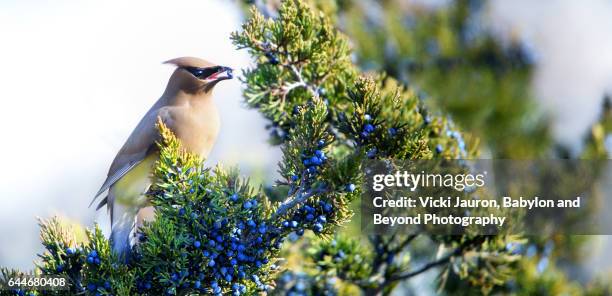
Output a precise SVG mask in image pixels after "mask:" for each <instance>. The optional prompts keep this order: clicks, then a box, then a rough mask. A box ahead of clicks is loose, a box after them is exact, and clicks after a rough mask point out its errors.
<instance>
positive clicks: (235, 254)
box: [137, 193, 283, 295]
mask: <svg viewBox="0 0 612 296" xmlns="http://www.w3.org/2000/svg"><path fill="white" fill-rule="evenodd" d="M227 198H228V202H229V203H228V206H230V207H235V208H237V209H239V213H240V214H238V215H233V217H226V218H222V219H218V220H215V221H210V220H207V219H206V218H205V217H202V215H200V214H199V212H197V210H198V209H197V206H196V205H194V208H192V209H193V210H196V211H193V212H191V213H187V211H186V210H185V208H180V209H179V210H178V214H179V215H178V216H179V219H180V220H184V221H185V223H188V224H190V225H193V226H194V227H193V228H192V234H191V235H192V238H191V240H190V242H189V245H188V246H186V247H185V250H186V253H189V254H191V257H192V258H193V259H192V260H190V264H189V265H190V266H189V267H187V268H185V269H183V270H180V271H176V272H174V273H171V274H170V282H169V283H168V284H167V286H166V287H165V289H166V294H167V295H175V294H176V293H177V289H179V288H182V289H195V290H198V291H201V292H203V293H210V294H213V295H226V294H230V295H242V294H245V293H247V287H246V286H245V285H244V282H245V281H252V282H254V283H255V284H256V286H257V288H258V289H259V290H260V291H267V290H269V289H271V287H270V286H269V285H266V284H265V283H263V282H262V281H261V280H260V278H259V276H258V274H260V273H261V272H263V271H264V267H266V266H267V265H268V264H269V262H270V259H269V256H270V252H269V250H274V249H280V247H281V246H282V242H283V239H282V237H281V235H280V234H281V231H280V229H279V228H277V227H274V226H273V225H269V224H268V223H266V221H263V220H262V219H261V215H260V212H259V207H260V204H259V203H258V201H257V200H256V199H255V198H246V197H243V196H241V195H239V194H238V193H234V194H231V195H229V196H228V197H227ZM202 206H203V207H206V206H205V204H202ZM206 208H208V209H209V210H210V209H211V208H212V207H206ZM205 210H206V209H202V211H205ZM209 214H210V216H213V217H221V216H223V215H221V214H215V213H209ZM207 216H208V214H207ZM186 256H189V255H188V254H186ZM153 277H155V276H154V275H153ZM137 287H138V289H139V290H140V291H143V290H148V289H151V282H150V281H148V280H147V281H144V280H142V281H140V282H139V284H138V283H137Z"/></svg>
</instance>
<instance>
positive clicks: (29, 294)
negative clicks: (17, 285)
mask: <svg viewBox="0 0 612 296" xmlns="http://www.w3.org/2000/svg"><path fill="white" fill-rule="evenodd" d="M13 292H15V295H18V296H34V295H35V294H34V292H28V291H26V290H22V289H17V290H13ZM26 293H27V294H26Z"/></svg>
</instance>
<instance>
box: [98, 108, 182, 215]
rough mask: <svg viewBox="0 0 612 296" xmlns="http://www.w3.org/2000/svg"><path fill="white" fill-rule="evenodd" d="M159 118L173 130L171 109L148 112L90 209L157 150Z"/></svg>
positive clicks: (115, 160)
mask: <svg viewBox="0 0 612 296" xmlns="http://www.w3.org/2000/svg"><path fill="white" fill-rule="evenodd" d="M158 117H159V118H161V120H162V122H163V123H164V124H165V125H166V126H167V127H168V128H170V129H171V130H172V126H173V122H174V120H173V119H172V118H173V116H172V109H171V107H162V108H159V109H157V110H150V111H149V112H147V114H146V115H145V117H143V118H142V120H141V121H140V123H138V125H137V126H136V128H135V129H134V131H132V133H131V134H130V136H129V137H128V139H127V141H126V142H125V144H124V145H123V147H121V150H119V153H117V156H115V159H114V160H113V163H112V164H111V167H110V169H109V171H108V175H107V178H106V181H104V184H102V187H100V190H98V193H96V196H95V197H94V198H93V200H92V201H91V203H90V204H89V206H90V207H91V205H92V204H93V203H94V202H95V201H96V199H97V197H98V196H100V195H101V194H102V193H104V191H106V190H108V189H109V188H110V187H111V186H112V185H113V184H115V182H117V181H118V180H119V179H121V177H123V176H124V175H125V174H126V173H127V172H129V171H130V170H131V169H132V168H134V167H135V166H136V165H138V164H139V163H140V162H141V161H142V160H143V159H144V158H145V157H146V156H147V155H148V154H149V153H150V152H151V151H153V150H155V145H156V142H157V141H158V140H159V139H160V136H159V131H158V130H157V127H156V125H155V124H156V122H157V118H158ZM106 202H107V198H106V197H105V198H104V199H102V201H100V203H99V204H98V207H97V209H99V208H100V207H102V206H104V204H106Z"/></svg>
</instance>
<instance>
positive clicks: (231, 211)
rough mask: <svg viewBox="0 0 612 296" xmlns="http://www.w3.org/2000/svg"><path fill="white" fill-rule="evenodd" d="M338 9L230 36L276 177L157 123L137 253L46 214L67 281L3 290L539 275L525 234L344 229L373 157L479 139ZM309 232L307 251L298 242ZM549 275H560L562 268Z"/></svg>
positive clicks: (277, 288) (357, 285) (451, 152)
mask: <svg viewBox="0 0 612 296" xmlns="http://www.w3.org/2000/svg"><path fill="white" fill-rule="evenodd" d="M316 7H319V8H321V9H322V10H320V9H317V8H316ZM323 11H325V12H323ZM330 11H331V10H329V9H328V8H325V7H323V6H321V5H320V4H319V5H318V6H317V5H310V4H309V3H307V2H305V1H303V0H286V1H283V2H282V4H281V5H280V6H279V9H278V11H276V12H275V13H274V17H273V18H270V17H266V16H264V14H262V13H261V12H260V11H258V10H257V9H255V8H253V9H252V10H251V11H250V13H249V19H248V20H247V21H246V23H245V24H244V25H243V28H242V30H240V31H239V32H235V33H234V34H232V36H231V38H232V41H233V42H234V44H235V45H236V47H237V48H238V49H244V50H247V51H248V52H249V54H250V55H251V57H252V58H253V61H254V62H255V64H254V66H253V67H252V68H249V69H246V70H244V72H243V74H244V75H243V76H244V78H243V80H242V82H243V83H244V86H245V89H244V97H245V101H246V103H247V105H248V106H249V107H250V108H253V109H255V110H257V111H259V112H260V113H261V114H262V115H263V116H265V118H266V119H268V120H269V121H270V123H271V124H270V128H271V140H272V143H273V144H275V145H280V147H281V150H282V153H283V158H282V161H281V162H280V163H279V172H280V176H281V177H280V179H279V180H277V181H276V184H275V186H274V187H273V188H272V189H271V190H262V189H261V188H256V187H254V186H252V185H251V184H250V182H249V180H248V179H245V178H241V177H240V176H239V172H238V171H237V170H235V169H224V168H222V167H221V166H216V167H214V168H206V167H204V166H203V164H202V159H199V158H198V157H196V156H194V155H191V154H189V153H186V152H185V151H183V150H182V149H181V147H180V142H179V141H178V140H177V139H176V138H175V137H174V135H172V133H171V132H170V131H169V130H168V129H166V128H165V127H164V126H163V124H161V123H160V124H159V131H160V133H161V135H162V139H163V140H162V141H161V142H160V143H158V145H159V149H160V160H159V161H158V163H157V165H156V170H155V177H156V182H155V184H154V185H153V186H152V188H151V189H150V190H149V192H148V193H147V194H148V195H149V198H150V200H151V202H152V204H153V205H154V206H155V208H156V213H157V215H156V220H155V221H153V222H151V223H147V224H145V225H144V226H143V227H142V228H141V229H140V230H139V243H138V244H137V245H135V246H134V249H133V253H134V256H133V258H134V259H133V260H132V261H131V262H129V263H128V264H123V263H122V262H120V261H119V260H118V258H117V257H116V255H115V254H113V253H112V251H111V249H110V245H109V242H108V240H107V239H106V238H105V237H104V236H103V235H102V233H101V231H100V229H99V228H98V227H97V226H95V227H94V228H93V229H91V230H89V231H87V234H86V237H79V236H77V235H76V234H75V233H77V232H78V231H77V229H75V227H69V226H66V225H63V224H62V223H61V221H60V220H58V219H50V220H47V221H41V239H42V243H43V245H44V246H45V249H46V250H45V252H44V253H43V254H40V262H39V263H38V265H37V267H36V269H35V270H34V271H33V273H34V274H36V275H59V276H63V277H66V278H67V279H68V280H69V283H70V285H69V290H67V291H38V292H37V291H29V290H27V289H20V290H15V291H3V292H1V293H2V294H7V293H8V294H10V295H15V294H16V295H26V294H33V295H74V294H83V295H198V294H207V295H208V294H213V295H221V294H223V295H225V294H232V295H254V294H259V293H268V294H274V295H285V294H289V293H294V294H297V295H336V294H349V295H350V294H354V293H364V294H366V295H387V294H389V293H391V291H393V290H394V289H395V288H397V287H398V286H399V285H401V284H402V282H405V281H410V280H411V279H413V278H415V277H417V276H420V275H422V274H423V273H425V272H427V271H429V270H434V269H436V270H438V271H439V276H438V280H439V282H440V287H441V288H443V289H445V290H444V291H447V292H449V293H450V292H451V291H452V290H450V288H449V287H450V285H458V286H462V287H469V288H470V289H467V290H460V291H464V292H466V291H468V292H469V293H476V292H478V293H489V292H491V291H510V292H516V291H511V290H504V289H506V288H507V287H508V285H507V284H508V283H512V282H514V283H517V282H518V283H521V281H522V279H523V278H526V279H528V280H525V281H527V282H529V283H532V284H533V283H534V281H533V280H532V278H530V277H529V276H530V275H529V274H521V275H520V276H518V277H517V274H518V273H517V270H532V269H526V268H524V267H523V266H529V265H533V264H534V261H533V260H530V259H528V258H527V259H525V256H523V252H521V248H523V247H524V246H526V244H525V242H526V240H525V239H523V238H521V237H520V236H516V235H510V234H508V233H500V234H498V235H491V236H484V235H475V234H464V235H456V236H442V235H433V234H430V233H427V232H419V233H413V234H400V233H397V234H390V235H385V236H382V235H378V236H371V237H369V238H368V239H367V241H364V240H361V238H359V237H351V236H349V235H346V233H345V228H343V226H346V225H348V224H349V223H351V219H352V218H353V214H354V212H353V210H352V209H353V206H352V204H353V202H354V201H355V200H356V199H357V197H359V195H360V194H361V186H362V182H363V181H362V180H363V174H362V171H363V161H364V160H367V159H375V160H393V159H458V158H474V157H476V156H477V155H478V153H479V152H478V147H477V142H476V141H474V140H470V139H472V138H473V137H467V136H465V135H464V133H463V132H462V131H461V130H460V129H459V127H457V126H456V125H455V124H454V123H453V122H452V121H451V120H449V118H448V117H445V116H440V115H439V114H443V113H442V112H439V111H436V112H432V111H431V110H436V109H437V108H438V107H439V106H435V105H433V106H432V105H428V103H427V100H428V99H426V97H425V95H423V94H422V93H421V92H419V91H417V90H416V89H414V88H413V87H412V86H411V85H410V84H408V85H406V84H405V83H402V82H400V80H398V79H396V78H394V77H392V76H395V75H393V73H392V72H391V71H389V73H390V74H391V76H387V75H384V74H370V75H365V74H364V73H363V72H362V71H361V70H360V68H359V67H358V66H357V65H355V64H354V63H353V62H352V57H351V55H352V52H351V49H350V46H349V40H348V38H347V37H346V36H345V35H344V34H342V33H341V32H340V31H339V30H338V29H337V28H336V27H335V26H334V21H335V20H337V19H336V18H335V17H334V16H333V15H332V17H331V18H330V15H329V12H330ZM326 12H327V13H326ZM500 151H505V150H503V149H502V150H500ZM304 246H307V249H308V250H307V251H306V252H297V253H299V254H297V255H296V254H291V253H295V252H291V251H293V250H303V249H304ZM292 256H298V257H299V258H301V259H304V260H308V266H307V268H303V269H298V268H296V266H295V264H291V262H287V261H290V260H291V258H292ZM285 259H287V260H285ZM547 274H548V273H547ZM551 274H552V273H551ZM17 275H23V273H20V272H19V271H16V270H8V269H4V270H3V271H2V278H3V279H5V280H7V279H8V278H10V277H14V276H17ZM551 278H553V280H551V281H550V282H551V283H552V282H553V281H554V284H551V285H555V284H557V283H560V282H561V281H563V280H564V278H563V277H562V275H561V276H556V275H553V276H551ZM537 280H539V281H541V283H543V281H544V279H543V278H542V277H539V278H537ZM535 289H537V288H534V290H525V291H534V293H535V292H536V291H537V290H535ZM601 289H605V288H601ZM546 291H562V292H564V291H571V292H575V291H577V289H569V288H567V289H566V290H565V288H564V289H561V290H553V287H552V286H551V287H550V288H549V290H545V292H544V293H546ZM599 291H603V290H599ZM466 293H467V292H466Z"/></svg>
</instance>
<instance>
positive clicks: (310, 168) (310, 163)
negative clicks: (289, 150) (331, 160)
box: [302, 140, 327, 176]
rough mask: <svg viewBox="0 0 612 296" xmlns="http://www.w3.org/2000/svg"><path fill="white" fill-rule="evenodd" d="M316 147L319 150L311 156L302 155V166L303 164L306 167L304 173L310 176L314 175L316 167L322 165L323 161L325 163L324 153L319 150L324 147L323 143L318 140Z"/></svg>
mask: <svg viewBox="0 0 612 296" xmlns="http://www.w3.org/2000/svg"><path fill="white" fill-rule="evenodd" d="M318 146H319V149H317V150H315V151H314V154H313V155H305V154H303V155H302V164H304V166H305V167H306V173H308V174H309V175H310V176H314V175H316V174H317V167H319V166H321V165H323V164H324V163H325V161H327V156H325V152H323V150H321V148H322V147H324V146H325V141H323V140H319V142H318Z"/></svg>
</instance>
